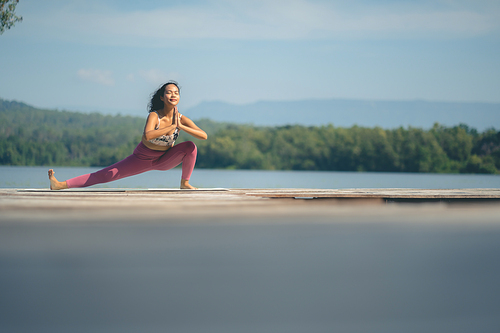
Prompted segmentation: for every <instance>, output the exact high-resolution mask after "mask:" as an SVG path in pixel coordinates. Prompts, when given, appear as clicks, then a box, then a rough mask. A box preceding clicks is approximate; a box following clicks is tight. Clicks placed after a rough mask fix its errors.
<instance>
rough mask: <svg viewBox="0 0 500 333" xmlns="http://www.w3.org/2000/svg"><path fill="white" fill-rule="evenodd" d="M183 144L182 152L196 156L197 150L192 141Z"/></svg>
mask: <svg viewBox="0 0 500 333" xmlns="http://www.w3.org/2000/svg"><path fill="white" fill-rule="evenodd" d="M184 144H185V147H184V149H185V150H184V151H185V152H186V154H196V153H197V151H198V148H197V147H196V145H195V144H194V142H193V141H185V142H184Z"/></svg>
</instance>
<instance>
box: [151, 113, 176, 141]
mask: <svg viewBox="0 0 500 333" xmlns="http://www.w3.org/2000/svg"><path fill="white" fill-rule="evenodd" d="M155 113H156V115H157V116H158V125H157V126H156V128H155V129H158V128H160V115H159V114H158V112H156V111H155ZM180 118H182V114H179V119H180ZM178 136H179V128H176V129H175V132H174V134H171V135H162V136H159V137H157V138H154V139H151V140H149V142H151V143H152V144H155V145H157V146H165V147H166V146H173V145H174V143H175V140H177V137H178Z"/></svg>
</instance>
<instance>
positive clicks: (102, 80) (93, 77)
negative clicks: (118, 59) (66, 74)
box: [77, 68, 115, 86]
mask: <svg viewBox="0 0 500 333" xmlns="http://www.w3.org/2000/svg"><path fill="white" fill-rule="evenodd" d="M77 75H78V77H79V78H80V79H82V80H85V81H90V82H95V83H99V84H102V85H105V86H113V85H114V84H115V80H114V79H113V76H112V73H111V71H103V70H99V69H83V68H82V69H80V70H78V72H77Z"/></svg>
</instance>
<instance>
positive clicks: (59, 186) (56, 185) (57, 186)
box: [49, 169, 68, 190]
mask: <svg viewBox="0 0 500 333" xmlns="http://www.w3.org/2000/svg"><path fill="white" fill-rule="evenodd" d="M54 173H55V172H54V170H52V169H50V170H49V180H50V189H51V190H63V189H65V188H68V185H67V184H66V182H60V181H58V180H57V179H56V177H55V176H54Z"/></svg>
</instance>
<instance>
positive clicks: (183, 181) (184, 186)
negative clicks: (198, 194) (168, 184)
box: [181, 179, 197, 190]
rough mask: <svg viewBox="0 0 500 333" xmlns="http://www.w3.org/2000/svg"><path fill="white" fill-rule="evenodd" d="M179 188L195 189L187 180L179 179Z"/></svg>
mask: <svg viewBox="0 0 500 333" xmlns="http://www.w3.org/2000/svg"><path fill="white" fill-rule="evenodd" d="M181 190H197V188H196V187H194V186H191V185H190V184H189V180H185V179H181Z"/></svg>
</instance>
